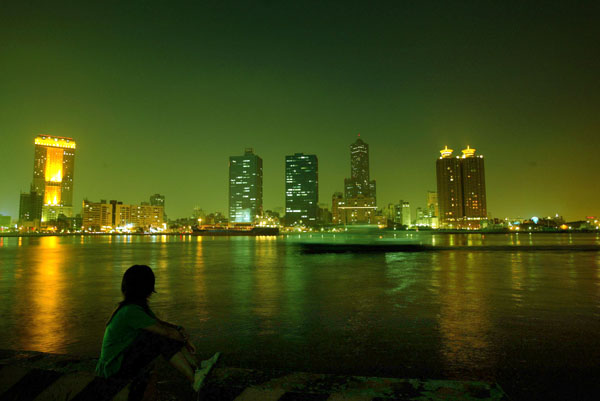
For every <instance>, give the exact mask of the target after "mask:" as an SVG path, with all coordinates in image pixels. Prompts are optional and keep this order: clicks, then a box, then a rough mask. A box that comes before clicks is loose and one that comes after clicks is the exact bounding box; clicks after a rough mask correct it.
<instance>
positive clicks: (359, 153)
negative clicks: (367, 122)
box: [344, 138, 376, 206]
mask: <svg viewBox="0 0 600 401" xmlns="http://www.w3.org/2000/svg"><path fill="white" fill-rule="evenodd" d="M344 194H345V197H346V199H350V198H358V197H363V198H372V200H373V201H372V202H373V206H375V200H376V183H375V180H370V176H369V145H368V144H366V143H365V142H364V141H363V140H362V139H360V138H358V139H357V140H356V142H354V143H353V144H351V145H350V178H346V179H345V180H344Z"/></svg>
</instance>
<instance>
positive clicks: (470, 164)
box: [436, 146, 487, 228]
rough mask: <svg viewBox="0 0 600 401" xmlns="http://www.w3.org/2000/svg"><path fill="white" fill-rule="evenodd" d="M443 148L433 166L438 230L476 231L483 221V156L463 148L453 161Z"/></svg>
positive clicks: (449, 150)
mask: <svg viewBox="0 0 600 401" xmlns="http://www.w3.org/2000/svg"><path fill="white" fill-rule="evenodd" d="M452 152H453V150H452V149H448V147H447V146H446V147H445V148H444V149H442V150H441V151H440V153H441V156H440V158H439V159H438V160H437V162H436V170H437V174H436V175H437V189H438V209H439V216H438V217H439V225H440V227H441V228H478V227H479V226H480V224H479V221H480V220H482V219H486V218H487V202H486V189H485V170H484V165H483V156H476V155H475V149H472V148H471V147H469V146H467V148H466V149H464V150H463V151H462V153H463V156H462V157H458V156H457V157H453V156H452Z"/></svg>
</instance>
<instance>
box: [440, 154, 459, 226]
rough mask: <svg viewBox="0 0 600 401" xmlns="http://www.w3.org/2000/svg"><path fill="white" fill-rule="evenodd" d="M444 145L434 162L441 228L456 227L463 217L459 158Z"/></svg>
mask: <svg viewBox="0 0 600 401" xmlns="http://www.w3.org/2000/svg"><path fill="white" fill-rule="evenodd" d="M452 152H453V150H452V149H448V146H446V147H445V148H444V149H442V150H440V153H441V156H440V158H439V159H438V160H437V162H436V176H437V192H438V205H439V210H440V216H439V218H440V225H441V227H442V228H458V227H460V223H461V222H462V218H463V208H462V175H461V172H460V159H459V158H458V157H453V156H452Z"/></svg>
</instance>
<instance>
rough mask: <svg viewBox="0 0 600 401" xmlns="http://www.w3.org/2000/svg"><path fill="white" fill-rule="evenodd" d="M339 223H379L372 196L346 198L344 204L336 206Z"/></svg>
mask: <svg viewBox="0 0 600 401" xmlns="http://www.w3.org/2000/svg"><path fill="white" fill-rule="evenodd" d="M338 211H339V212H338V213H339V218H340V224H379V222H380V221H381V220H382V219H380V218H378V217H377V213H376V212H377V206H375V199H374V198H367V197H364V196H362V195H359V196H357V197H355V198H349V199H346V204H345V205H344V206H338ZM381 217H383V216H381Z"/></svg>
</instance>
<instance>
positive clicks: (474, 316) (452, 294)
mask: <svg viewBox="0 0 600 401" xmlns="http://www.w3.org/2000/svg"><path fill="white" fill-rule="evenodd" d="M444 256H447V257H444ZM480 256H481V253H477V254H476V253H472V252H448V253H447V254H443V255H442V256H441V257H440V259H439V262H440V265H441V271H440V272H438V274H440V276H441V277H440V278H439V279H438V282H440V283H441V286H440V290H439V302H440V312H439V331H440V336H441V353H442V355H443V357H444V361H445V364H446V366H447V367H448V370H449V372H450V374H451V375H454V376H455V377H460V375H461V374H462V373H463V372H465V371H473V370H477V369H481V368H484V367H486V368H489V367H491V366H493V365H494V358H493V353H492V352H491V346H490V338H489V335H490V332H491V324H490V319H489V315H488V305H487V300H486V297H485V294H486V292H487V289H486V287H487V282H486V274H485V272H484V271H483V270H482V269H481V266H480V262H481V261H480Z"/></svg>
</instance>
